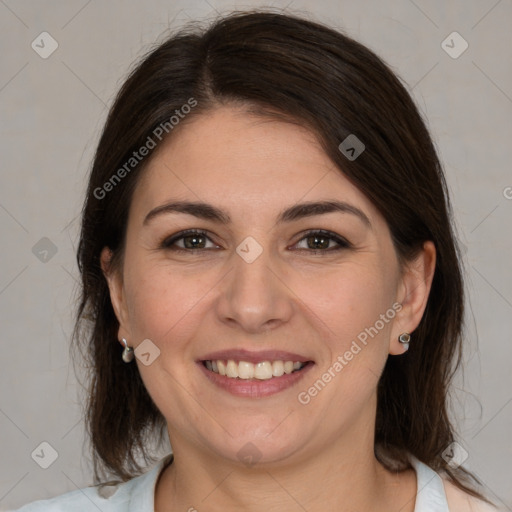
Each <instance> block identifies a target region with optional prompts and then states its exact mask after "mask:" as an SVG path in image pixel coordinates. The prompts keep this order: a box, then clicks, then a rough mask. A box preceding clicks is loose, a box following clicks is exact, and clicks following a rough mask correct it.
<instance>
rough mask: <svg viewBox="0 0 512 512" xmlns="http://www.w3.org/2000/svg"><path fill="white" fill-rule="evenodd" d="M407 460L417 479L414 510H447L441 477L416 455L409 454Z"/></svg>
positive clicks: (445, 511)
mask: <svg viewBox="0 0 512 512" xmlns="http://www.w3.org/2000/svg"><path fill="white" fill-rule="evenodd" d="M409 460H410V462H411V465H412V467H413V468H414V470H415V471H416V479H417V481H418V487H417V491H416V505H415V507H414V512H449V509H448V501H447V499H446V493H445V491H444V484H443V480H442V479H441V477H440V476H439V475H438V474H437V473H436V472H435V471H434V470H433V469H432V468H430V467H429V466H427V465H426V464H424V463H423V462H421V461H419V460H418V459H417V458H416V457H413V456H412V455H410V456H409Z"/></svg>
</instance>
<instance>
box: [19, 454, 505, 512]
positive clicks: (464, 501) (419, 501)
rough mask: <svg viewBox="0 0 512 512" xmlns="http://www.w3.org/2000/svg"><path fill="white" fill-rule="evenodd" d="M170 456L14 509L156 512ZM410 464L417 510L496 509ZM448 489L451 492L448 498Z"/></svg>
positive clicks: (422, 466)
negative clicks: (110, 482)
mask: <svg viewBox="0 0 512 512" xmlns="http://www.w3.org/2000/svg"><path fill="white" fill-rule="evenodd" d="M171 457H172V454H169V455H167V456H166V457H164V458H163V459H161V460H160V462H158V464H156V465H155V466H154V467H153V469H151V470H150V471H148V472H146V473H144V474H143V475H141V476H138V477H135V478H133V479H131V480H129V481H127V482H124V483H120V484H118V485H117V486H108V487H104V488H103V491H102V492H101V494H103V496H102V495H101V494H100V493H99V492H98V487H96V486H95V487H85V488H83V489H78V490H76V491H71V492H67V493H65V494H61V495H60V496H56V497H55V498H51V499H47V500H39V501H34V502H32V503H29V504H27V505H24V506H23V507H21V508H19V509H17V510H16V511H11V512H98V510H100V511H101V512H154V499H155V487H156V482H157V480H158V476H159V475H160V472H161V471H162V470H163V469H164V467H165V466H166V464H167V462H168V461H169V460H170V458H171ZM411 464H412V466H413V468H414V470H415V471H416V476H417V482H418V491H417V495H416V504H415V507H414V512H487V511H495V510H496V509H494V508H491V507H488V506H487V505H486V504H484V503H483V502H481V501H479V500H476V499H474V498H472V497H470V496H468V495H467V494H465V493H463V492H461V491H459V490H458V489H457V488H455V486H453V485H452V484H449V483H448V482H446V481H443V480H442V479H441V477H440V476H439V475H438V474H437V473H436V472H435V471H433V470H432V469H431V468H430V467H428V466H426V465H425V464H423V463H422V462H420V461H419V460H417V459H415V458H414V457H411ZM443 482H444V483H443ZM446 491H449V492H448V495H449V498H450V499H449V501H448V500H447V492H446ZM448 503H450V508H448Z"/></svg>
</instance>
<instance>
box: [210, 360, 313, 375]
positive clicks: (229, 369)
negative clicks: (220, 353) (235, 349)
mask: <svg viewBox="0 0 512 512" xmlns="http://www.w3.org/2000/svg"><path fill="white" fill-rule="evenodd" d="M310 363H311V364H312V363H313V362H312V361H306V362H301V361H283V360H276V361H260V362H258V363H251V362H250V361H236V360H233V359H227V360H222V359H217V360H210V359H207V360H205V361H202V364H203V365H204V367H205V368H206V369H207V370H209V371H211V372H213V373H216V374H218V375H222V376H223V377H227V378H228V379H242V380H251V379H256V380H269V379H274V378H277V377H282V376H283V375H290V374H292V373H296V372H300V371H301V370H302V369H303V368H304V367H305V366H306V365H308V364H310Z"/></svg>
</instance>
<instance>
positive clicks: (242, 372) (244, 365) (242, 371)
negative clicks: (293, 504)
mask: <svg viewBox="0 0 512 512" xmlns="http://www.w3.org/2000/svg"><path fill="white" fill-rule="evenodd" d="M238 377H240V378H241V379H252V378H253V377H254V365H253V364H252V363H248V362H247V361H240V362H239V363H238Z"/></svg>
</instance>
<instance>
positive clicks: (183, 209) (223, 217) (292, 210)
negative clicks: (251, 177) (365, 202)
mask: <svg viewBox="0 0 512 512" xmlns="http://www.w3.org/2000/svg"><path fill="white" fill-rule="evenodd" d="M332 212H341V213H349V214H351V215H354V216H356V217H357V218H359V220H361V221H362V222H363V223H364V224H366V226H368V227H369V228H371V227H372V225H371V222H370V219H369V218H368V217H367V215H366V214H365V213H364V212H363V211H361V210H360V209H359V208H356V207H355V206H353V205H351V204H349V203H346V202H344V201H310V202H306V203H299V204H296V205H293V206H291V207H289V208H287V209H285V210H283V211H282V212H281V213H280V214H279V217H278V219H277V224H281V223H283V222H292V221H295V220H298V219H302V218H305V217H312V216H314V215H322V214H326V213H332ZM169 213H186V214H188V215H193V216H194V217H198V218H200V219H205V220H211V221H214V222H218V223H220V224H230V223H231V217H230V216H229V214H228V213H227V212H225V211H223V210H221V209H219V208H217V207H215V206H213V205H211V204H208V203H203V202H191V201H172V202H169V203H165V204H163V205H161V206H157V207H156V208H154V209H153V210H151V211H150V212H149V213H148V214H147V215H146V217H145V218H144V222H143V225H146V224H148V223H149V221H151V220H152V219H154V218H155V217H158V216H160V215H163V214H169Z"/></svg>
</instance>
